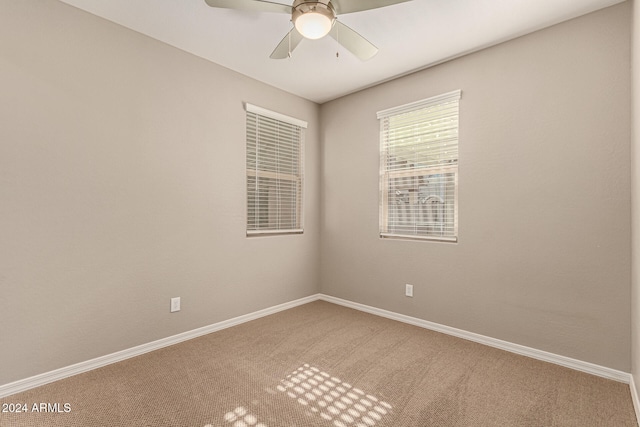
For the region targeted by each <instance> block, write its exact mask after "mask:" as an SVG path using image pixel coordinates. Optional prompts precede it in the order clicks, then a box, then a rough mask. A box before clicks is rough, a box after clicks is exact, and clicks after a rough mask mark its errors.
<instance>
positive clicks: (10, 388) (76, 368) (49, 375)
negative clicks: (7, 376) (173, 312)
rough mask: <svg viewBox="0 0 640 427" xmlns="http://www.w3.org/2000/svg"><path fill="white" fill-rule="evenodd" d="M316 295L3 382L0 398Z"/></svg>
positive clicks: (308, 300)
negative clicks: (27, 376) (10, 381)
mask: <svg viewBox="0 0 640 427" xmlns="http://www.w3.org/2000/svg"><path fill="white" fill-rule="evenodd" d="M318 298H319V295H317V294H316V295H311V296H308V297H305V298H300V299H297V300H295V301H290V302H286V303H284V304H279V305H276V306H273V307H269V308H265V309H264V310H259V311H256V312H253V313H249V314H245V315H243V316H238V317H234V318H232V319H229V320H224V321H222V322H218V323H214V324H212V325H208V326H203V327H202V328H197V329H193V330H191V331H187V332H183V333H181V334H177V335H173V336H170V337H167V338H162V339H159V340H157V341H152V342H150V343H147V344H142V345H139V346H136V347H132V348H129V349H126V350H122V351H118V352H116V353H112V354H107V355H106V356H101V357H97V358H95V359H91V360H87V361H85V362H80V363H76V364H75V365H71V366H66V367H64V368H60V369H56V370H54V371H50V372H45V373H43V374H39V375H35V376H33V377H29V378H25V379H23V380H18V381H15V382H12V383H8V384H4V385H1V386H0V398H2V397H6V396H10V395H12V394H16V393H20V392H22V391H25V390H29V389H32V388H35V387H39V386H42V385H45V384H48V383H51V382H54V381H58V380H61V379H63V378H68V377H71V376H73V375H77V374H81V373H83V372H87V371H90V370H92V369H97V368H101V367H103V366H106V365H110V364H112V363H116V362H120V361H123V360H126V359H129V358H131V357H135V356H139V355H141V354H144V353H148V352H150V351H154V350H158V349H161V348H163V347H168V346H170V345H174V344H178V343H180V342H182V341H186V340H190V339H192V338H196V337H199V336H202V335H206V334H210V333H212V332H216V331H219V330H222V329H226V328H230V327H232V326H236V325H239V324H241V323H245V322H249V321H251V320H255V319H259V318H260V317H264V316H268V315H270V314H274V313H277V312H279V311H283V310H287V309H290V308H293V307H297V306H299V305H302V304H307V303H310V302H312V301H317V300H318Z"/></svg>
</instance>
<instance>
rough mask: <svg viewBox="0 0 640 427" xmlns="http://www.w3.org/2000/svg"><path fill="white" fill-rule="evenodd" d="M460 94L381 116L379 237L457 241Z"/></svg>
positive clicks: (451, 93)
mask: <svg viewBox="0 0 640 427" xmlns="http://www.w3.org/2000/svg"><path fill="white" fill-rule="evenodd" d="M459 100H460V91H459V90H458V91H454V92H450V93H446V94H443V95H440V96H436V97H433V98H429V99H424V100H422V101H417V102H413V103H411V104H407V105H402V106H400V107H396V108H390V109H388V110H384V111H380V112H378V119H380V237H400V238H412V239H428V240H442V241H452V242H456V241H457V239H458V104H459Z"/></svg>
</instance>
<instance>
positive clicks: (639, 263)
mask: <svg viewBox="0 0 640 427" xmlns="http://www.w3.org/2000/svg"><path fill="white" fill-rule="evenodd" d="M632 16H633V18H632V19H633V20H632V28H633V29H632V35H633V37H632V40H631V44H632V49H631V58H632V75H631V85H632V88H633V92H632V108H631V114H632V116H631V117H632V121H631V229H632V235H631V238H632V241H631V257H632V258H631V259H632V261H631V343H632V347H631V373H632V374H633V376H634V382H635V385H636V388H637V392H638V394H639V395H640V388H638V387H640V120H638V114H640V4H639V3H638V0H634V2H633V15H632Z"/></svg>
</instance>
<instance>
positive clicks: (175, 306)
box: [171, 297, 180, 313]
mask: <svg viewBox="0 0 640 427" xmlns="http://www.w3.org/2000/svg"><path fill="white" fill-rule="evenodd" d="M175 311H180V297H175V298H171V313H173V312H175Z"/></svg>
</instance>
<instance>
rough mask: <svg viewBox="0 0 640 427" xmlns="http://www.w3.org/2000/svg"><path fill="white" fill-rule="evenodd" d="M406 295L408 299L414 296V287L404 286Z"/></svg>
mask: <svg viewBox="0 0 640 427" xmlns="http://www.w3.org/2000/svg"><path fill="white" fill-rule="evenodd" d="M404 294H405V295H406V296H408V297H412V296H413V285H409V284H406V285H404Z"/></svg>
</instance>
